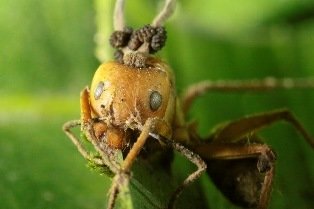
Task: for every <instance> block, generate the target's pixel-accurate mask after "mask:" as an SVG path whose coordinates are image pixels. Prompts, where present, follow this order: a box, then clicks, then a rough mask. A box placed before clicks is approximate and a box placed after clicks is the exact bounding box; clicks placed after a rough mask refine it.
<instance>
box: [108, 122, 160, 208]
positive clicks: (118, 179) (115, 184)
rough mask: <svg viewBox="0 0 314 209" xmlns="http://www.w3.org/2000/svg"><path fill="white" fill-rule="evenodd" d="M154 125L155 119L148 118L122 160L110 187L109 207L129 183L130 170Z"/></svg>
mask: <svg viewBox="0 0 314 209" xmlns="http://www.w3.org/2000/svg"><path fill="white" fill-rule="evenodd" d="M153 125H154V119H152V118H148V119H147V120H146V122H145V124H144V126H143V127H142V128H141V134H140V136H139V137H138V138H137V140H136V142H135V143H134V144H133V146H132V148H131V149H130V151H129V153H128V154H127V156H126V157H125V159H124V161H123V162H122V165H121V168H120V170H119V171H118V172H117V173H116V176H115V177H114V178H113V180H112V186H111V188H110V190H109V191H110V192H109V193H110V195H109V201H108V209H113V208H114V205H115V202H116V199H117V196H118V193H119V192H120V190H121V188H122V187H123V186H125V185H127V184H128V182H129V180H130V173H129V172H130V170H131V167H132V165H133V163H134V161H135V159H136V157H137V156H138V154H139V153H140V151H141V149H142V147H143V146H144V144H145V142H146V140H147V138H148V137H149V133H150V131H151V129H152V127H153Z"/></svg>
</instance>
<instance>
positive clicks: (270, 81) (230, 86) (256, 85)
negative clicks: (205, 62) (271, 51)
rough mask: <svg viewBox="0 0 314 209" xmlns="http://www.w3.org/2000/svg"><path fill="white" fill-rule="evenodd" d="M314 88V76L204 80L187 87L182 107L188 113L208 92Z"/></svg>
mask: <svg viewBox="0 0 314 209" xmlns="http://www.w3.org/2000/svg"><path fill="white" fill-rule="evenodd" d="M292 88H314V79H313V78H299V79H297V78H296V79H291V78H282V79H277V78H274V77H267V78H264V79H251V80H218V81H202V82H199V83H196V84H193V85H191V86H189V87H188V88H187V90H186V91H185V93H184V95H183V96H182V107H183V108H182V109H183V111H184V113H187V112H188V110H189V108H190V106H191V104H192V103H193V101H194V100H195V99H196V98H198V97H199V96H201V95H203V94H205V93H207V92H214V91H216V92H241V91H242V92H244V91H245V92H250V91H255V92H262V91H269V90H273V89H292Z"/></svg>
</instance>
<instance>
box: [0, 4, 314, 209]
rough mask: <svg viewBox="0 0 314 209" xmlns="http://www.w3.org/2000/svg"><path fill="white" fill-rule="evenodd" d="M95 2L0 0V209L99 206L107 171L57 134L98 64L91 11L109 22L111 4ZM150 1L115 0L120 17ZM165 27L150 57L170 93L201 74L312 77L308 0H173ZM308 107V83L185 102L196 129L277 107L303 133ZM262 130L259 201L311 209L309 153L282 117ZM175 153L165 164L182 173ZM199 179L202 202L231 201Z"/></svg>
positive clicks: (144, 10)
mask: <svg viewBox="0 0 314 209" xmlns="http://www.w3.org/2000/svg"><path fill="white" fill-rule="evenodd" d="M99 2H100V0H98V4H96V1H84V0H76V1H74V0H68V1H61V0H45V1H40V0H0V86H1V88H0V94H1V100H0V208H5V209H6V208H8V209H9V208H10V209H11V208H13V209H14V208H54V209H56V208H102V207H103V206H104V205H105V199H106V185H107V184H108V182H109V180H108V178H106V177H102V176H100V175H99V174H98V173H97V172H91V171H90V169H88V168H86V166H85V164H86V162H85V160H83V159H82V157H81V156H80V155H79V154H78V152H77V151H76V148H75V147H74V146H73V145H72V144H71V142H70V140H68V139H67V137H66V136H65V135H64V134H63V133H62V131H61V126H62V124H63V123H64V122H65V121H67V120H70V119H77V118H79V92H80V90H81V89H82V88H83V87H84V86H86V85H89V83H90V82H91V78H92V75H93V73H94V71H95V69H96V68H97V66H98V65H99V62H98V61H97V59H96V57H95V48H96V44H95V42H94V40H95V34H96V31H97V24H96V21H95V17H96V11H102V10H103V11H104V12H102V13H101V14H100V13H98V15H100V16H98V17H100V18H104V17H107V18H106V19H104V20H103V23H105V24H104V25H106V24H107V25H108V24H110V22H111V20H110V19H109V17H111V11H112V0H102V1H101V3H102V4H100V3H99ZM96 5H98V6H96ZM101 5H104V7H103V8H102V7H101ZM158 6H160V1H157V0H149V1H147V0H146V1H144V0H137V1H132V2H131V1H130V2H127V5H126V8H127V20H128V23H129V24H130V25H131V26H134V27H140V26H142V25H143V24H147V23H149V22H150V21H151V20H152V18H153V17H154V15H155V13H156V8H157V7H158ZM139 14H141V15H139ZM98 24H99V23H98ZM110 27H111V25H108V28H107V29H108V30H110ZM167 29H168V37H169V38H168V41H167V45H166V47H165V48H164V49H163V50H162V52H161V53H159V56H161V57H162V58H163V59H165V60H167V61H168V62H169V63H170V65H171V66H172V67H173V69H174V71H175V74H176V76H177V88H178V92H179V93H181V92H182V91H183V90H184V88H185V87H187V86H188V85H189V84H192V83H195V82H197V81H201V80H204V79H211V80H217V79H247V78H263V77H266V76H275V77H313V75H314V59H313V57H314V3H312V1H305V0H303V1H297V0H280V1H279V0H277V1H276V0H264V1H256V0H255V1H252V0H238V1H235V2H232V3H231V2H230V1H228V0H199V1H190V0H181V1H180V0H178V5H177V10H176V13H175V15H174V16H173V17H172V18H171V19H170V21H168V23H167ZM106 47H109V46H108V45H107V46H106ZM104 50H106V49H104ZM313 105H314V91H313V90H289V91H274V92H271V93H258V94H252V93H250V94H248V93H245V94H244V93H243V94H231V93H224V94H221V93H211V94H208V95H206V96H204V97H202V98H200V99H198V100H197V101H196V103H195V104H194V105H193V107H192V111H191V112H190V114H189V118H190V119H195V120H198V121H199V129H200V131H201V133H202V134H206V133H208V131H209V130H210V128H211V127H213V126H214V125H215V124H217V123H219V122H222V121H225V120H231V119H235V118H239V117H241V116H244V115H247V114H250V113H256V112H261V111H266V110H272V109H276V108H281V107H287V108H289V109H291V111H292V112H293V113H295V115H297V116H298V118H299V119H300V120H301V121H302V122H303V124H304V126H305V127H306V128H307V130H309V131H310V132H311V133H312V134H314V129H313V127H314V125H313V114H314V107H313ZM263 136H264V137H265V138H266V139H267V143H269V144H270V145H271V146H273V147H274V149H275V150H276V151H277V154H278V162H277V165H278V168H277V173H276V179H275V183H274V190H273V195H272V201H271V208H308V209H309V208H313V205H314V164H313V160H314V152H313V150H311V148H310V147H309V146H308V145H307V144H306V143H305V142H304V140H303V139H302V138H301V137H300V136H299V135H298V134H297V133H296V132H295V130H294V129H293V128H291V127H289V126H286V125H282V124H278V125H275V126H273V127H272V128H270V129H268V130H267V131H264V132H263ZM177 161H182V159H179V160H176V163H175V167H174V169H177V170H178V168H180V170H179V172H181V173H184V172H185V170H184V169H181V167H180V166H178V165H179V164H178V163H177ZM179 163H185V165H186V167H190V169H194V168H193V166H192V165H190V164H189V163H187V162H179ZM183 170H184V171H183ZM184 175H186V173H185V174H184ZM200 182H201V187H202V188H203V189H204V192H205V193H206V195H205V196H206V199H207V201H208V203H206V204H208V205H209V207H210V208H214V209H216V208H226V207H228V208H230V207H231V206H230V205H229V203H228V202H227V201H226V200H225V199H224V198H223V197H222V196H221V194H220V193H219V192H218V191H217V190H216V189H215V188H214V186H213V185H212V184H211V182H210V180H209V179H208V178H207V177H205V176H204V177H203V178H202V179H201V180H200ZM188 193H189V190H187V191H186V194H187V195H185V198H186V197H188V196H189V195H188Z"/></svg>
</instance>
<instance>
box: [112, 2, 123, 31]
mask: <svg viewBox="0 0 314 209" xmlns="http://www.w3.org/2000/svg"><path fill="white" fill-rule="evenodd" d="M124 28H125V21H124V0H117V1H116V5H115V8H114V13H113V29H114V30H115V31H123V30H124Z"/></svg>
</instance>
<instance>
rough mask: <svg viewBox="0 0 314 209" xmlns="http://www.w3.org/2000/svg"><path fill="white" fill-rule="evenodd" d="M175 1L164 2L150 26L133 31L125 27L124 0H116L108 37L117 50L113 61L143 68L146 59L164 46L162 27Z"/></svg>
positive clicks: (164, 38) (171, 11)
mask: <svg viewBox="0 0 314 209" xmlns="http://www.w3.org/2000/svg"><path fill="white" fill-rule="evenodd" d="M175 3H176V1H175V0H165V5H164V7H163V9H162V10H161V11H160V12H159V13H158V14H157V15H156V17H155V18H154V20H153V21H152V23H151V24H148V25H145V26H144V27H142V28H139V29H137V30H133V29H132V28H130V27H126V26H125V21H124V0H117V1H116V5H115V10H114V18H113V25H114V32H113V33H112V35H111V37H110V44H111V46H112V47H113V48H115V49H117V50H116V52H115V59H116V60H117V61H119V62H121V63H123V64H125V65H128V66H132V67H137V68H143V67H146V66H147V64H146V62H147V58H148V57H149V55H150V54H154V53H156V52H157V51H159V50H160V49H162V47H163V46H164V45H165V42H166V38H167V35H166V30H165V29H164V27H163V25H164V23H165V21H166V20H167V19H168V18H169V17H170V16H171V15H172V13H173V12H174V8H175Z"/></svg>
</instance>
